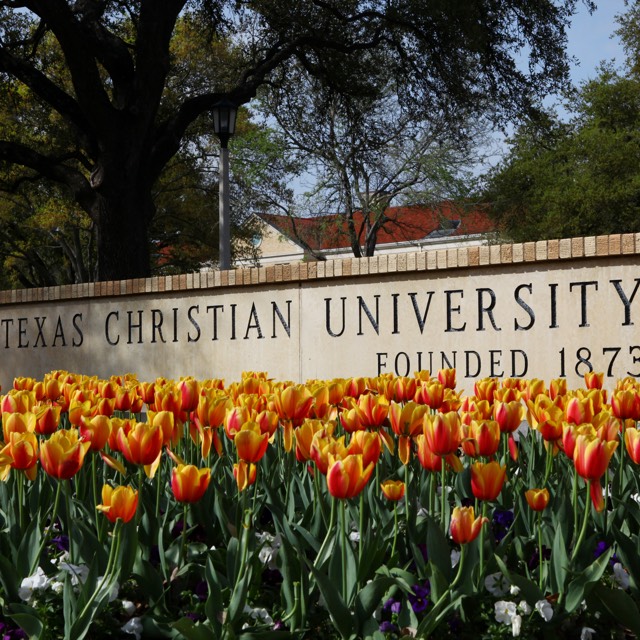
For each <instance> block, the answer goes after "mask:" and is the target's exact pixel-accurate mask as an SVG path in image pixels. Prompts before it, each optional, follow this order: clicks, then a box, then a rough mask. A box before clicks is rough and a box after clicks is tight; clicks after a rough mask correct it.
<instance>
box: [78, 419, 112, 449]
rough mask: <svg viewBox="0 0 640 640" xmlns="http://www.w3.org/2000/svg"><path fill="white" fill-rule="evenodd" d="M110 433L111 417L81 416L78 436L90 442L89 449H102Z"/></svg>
mask: <svg viewBox="0 0 640 640" xmlns="http://www.w3.org/2000/svg"><path fill="white" fill-rule="evenodd" d="M110 435H111V418H108V417H107V416H101V415H98V416H94V417H93V418H84V417H83V418H82V421H81V423H80V436H81V437H82V439H83V440H85V441H88V442H90V443H91V447H90V448H91V451H100V450H102V449H104V446H105V445H106V444H107V440H108V439H109V436H110Z"/></svg>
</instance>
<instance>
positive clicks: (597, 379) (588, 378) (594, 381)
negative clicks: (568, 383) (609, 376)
mask: <svg viewBox="0 0 640 640" xmlns="http://www.w3.org/2000/svg"><path fill="white" fill-rule="evenodd" d="M603 383H604V372H602V373H596V372H595V371H587V373H585V374H584V384H585V386H586V387H587V389H602V385H603Z"/></svg>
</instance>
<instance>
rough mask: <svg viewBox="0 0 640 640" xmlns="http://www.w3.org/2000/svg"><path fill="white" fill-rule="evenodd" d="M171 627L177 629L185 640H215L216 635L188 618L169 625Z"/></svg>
mask: <svg viewBox="0 0 640 640" xmlns="http://www.w3.org/2000/svg"><path fill="white" fill-rule="evenodd" d="M171 627H173V628H174V629H177V630H178V631H179V632H180V633H181V634H182V635H183V636H184V637H185V638H186V639H187V640H217V639H218V638H219V636H218V635H216V634H214V632H213V631H211V629H209V628H208V627H205V626H204V625H202V624H197V625H196V624H195V623H194V622H193V621H192V620H190V619H189V618H180V620H178V621H176V622H173V623H171Z"/></svg>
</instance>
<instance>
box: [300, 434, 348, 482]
mask: <svg viewBox="0 0 640 640" xmlns="http://www.w3.org/2000/svg"><path fill="white" fill-rule="evenodd" d="M346 452H347V449H346V447H345V444H344V436H341V437H340V438H334V437H333V436H332V435H330V434H329V433H327V432H326V430H325V429H323V430H322V431H319V432H318V433H316V434H315V435H314V436H313V440H312V441H311V448H310V449H309V454H310V456H311V459H312V460H313V461H314V462H315V463H316V467H318V471H320V473H322V474H323V475H326V474H327V471H328V470H329V462H330V459H331V456H336V457H338V456H340V457H341V456H344V455H346Z"/></svg>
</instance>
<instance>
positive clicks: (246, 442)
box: [233, 422, 269, 462]
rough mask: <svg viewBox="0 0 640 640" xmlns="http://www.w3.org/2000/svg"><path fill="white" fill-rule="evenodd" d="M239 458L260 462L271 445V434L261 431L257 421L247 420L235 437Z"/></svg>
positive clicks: (234, 441)
mask: <svg viewBox="0 0 640 640" xmlns="http://www.w3.org/2000/svg"><path fill="white" fill-rule="evenodd" d="M233 443H234V444H235V446H236V451H237V452H238V458H240V460H244V461H245V462H258V461H259V460H260V459H261V458H262V456H264V454H265V453H266V451H267V447H268V446H269V434H268V433H262V431H260V425H259V424H258V423H257V422H245V424H243V425H242V428H241V429H240V431H238V432H237V433H236V435H235V437H234V438H233Z"/></svg>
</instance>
